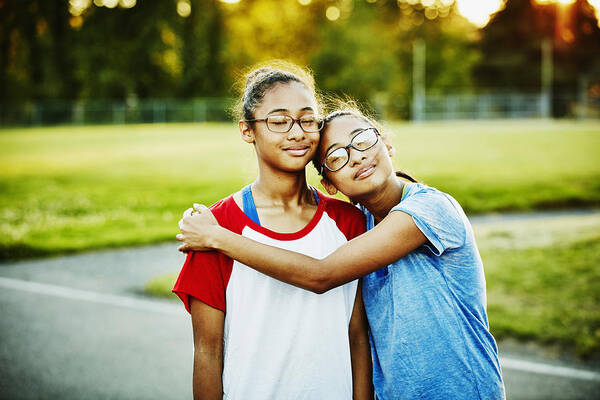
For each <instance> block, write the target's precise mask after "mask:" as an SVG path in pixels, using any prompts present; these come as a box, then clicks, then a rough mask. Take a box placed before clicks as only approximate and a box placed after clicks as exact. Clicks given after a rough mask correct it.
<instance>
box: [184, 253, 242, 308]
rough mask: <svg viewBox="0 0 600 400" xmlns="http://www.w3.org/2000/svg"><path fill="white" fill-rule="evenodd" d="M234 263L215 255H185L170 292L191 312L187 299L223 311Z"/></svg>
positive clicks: (217, 254) (218, 254)
mask: <svg viewBox="0 0 600 400" xmlns="http://www.w3.org/2000/svg"><path fill="white" fill-rule="evenodd" d="M232 266H233V260H231V259H230V258H228V257H225V256H223V255H222V254H220V253H218V252H216V251H209V252H196V251H192V252H190V253H188V255H187V258H186V260H185V263H184V264H183V267H182V268H181V272H180V273H179V277H178V278H177V281H176V282H175V286H174V287H173V292H174V293H175V294H177V295H178V296H179V298H180V299H181V301H183V304H184V305H185V308H186V310H188V312H191V311H190V296H191V297H195V298H196V299H198V300H200V301H202V302H203V303H205V304H207V305H209V306H211V307H213V308H216V309H218V310H221V311H223V312H225V311H226V304H225V293H226V290H227V283H228V281H229V277H230V276H231V269H232Z"/></svg>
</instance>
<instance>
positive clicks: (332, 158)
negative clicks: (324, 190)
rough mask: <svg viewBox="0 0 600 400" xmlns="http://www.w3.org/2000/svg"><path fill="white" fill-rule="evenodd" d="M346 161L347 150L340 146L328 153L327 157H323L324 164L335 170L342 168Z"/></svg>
mask: <svg viewBox="0 0 600 400" xmlns="http://www.w3.org/2000/svg"><path fill="white" fill-rule="evenodd" d="M347 162H348V152H347V151H346V149H345V148H343V147H340V148H339V149H336V150H334V151H332V152H331V153H329V155H328V156H327V157H325V165H326V166H327V168H329V169H330V170H331V171H337V170H338V169H340V168H342V167H343V166H344V165H346V163H347Z"/></svg>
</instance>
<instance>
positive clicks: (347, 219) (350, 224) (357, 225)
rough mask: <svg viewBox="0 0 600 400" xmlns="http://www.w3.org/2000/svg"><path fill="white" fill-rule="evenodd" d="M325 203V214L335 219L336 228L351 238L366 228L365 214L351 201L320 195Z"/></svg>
mask: <svg viewBox="0 0 600 400" xmlns="http://www.w3.org/2000/svg"><path fill="white" fill-rule="evenodd" d="M322 197H323V198H324V199H325V201H326V202H327V203H326V206H325V210H326V212H327V214H329V216H330V217H331V218H333V220H334V221H335V223H336V225H337V227H338V229H339V230H340V231H341V232H342V233H343V234H344V236H346V239H348V240H352V239H354V238H355V237H357V236H359V235H362V234H363V233H365V231H366V230H367V225H366V219H365V215H364V214H363V213H362V211H360V210H359V209H358V208H357V207H356V206H354V205H353V204H352V203H348V202H347V201H342V200H339V199H336V198H332V197H328V196H325V195H323V196H322Z"/></svg>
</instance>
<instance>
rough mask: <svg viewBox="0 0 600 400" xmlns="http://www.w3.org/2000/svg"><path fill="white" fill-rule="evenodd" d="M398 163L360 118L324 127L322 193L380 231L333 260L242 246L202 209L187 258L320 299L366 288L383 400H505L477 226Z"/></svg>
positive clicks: (186, 229)
mask: <svg viewBox="0 0 600 400" xmlns="http://www.w3.org/2000/svg"><path fill="white" fill-rule="evenodd" d="M391 151H392V148H391V146H389V145H387V144H386V143H385V142H384V141H383V140H382V138H381V135H380V133H379V130H378V129H377V125H376V124H375V123H374V122H373V121H372V120H371V119H369V118H367V117H366V116H364V115H363V114H361V113H360V112H358V111H356V110H353V109H346V110H340V111H336V112H334V113H331V114H329V115H328V116H327V117H326V118H325V125H324V128H323V131H322V133H321V142H320V145H319V149H318V152H317V155H316V157H315V160H314V163H315V166H316V167H317V169H318V170H319V172H320V173H321V174H322V176H323V179H322V181H321V183H322V184H323V186H324V187H325V189H326V190H327V191H328V192H329V193H330V194H332V195H333V194H335V193H336V192H337V191H338V190H339V191H341V192H342V193H344V194H345V195H346V196H348V197H349V198H350V199H351V200H352V201H353V202H355V203H357V204H359V206H360V208H361V209H362V210H363V212H364V213H365V215H366V218H367V226H368V228H369V229H370V230H369V231H368V232H366V233H365V234H363V235H361V236H359V237H357V238H355V239H353V240H351V241H349V242H348V243H346V244H345V245H343V246H341V247H340V248H338V249H337V250H336V251H334V252H333V253H332V254H330V255H329V256H327V257H326V258H324V259H320V260H318V259H314V258H311V257H308V256H305V255H302V254H298V253H294V252H290V251H286V250H283V249H279V248H275V247H271V246H267V245H264V244H261V243H258V242H254V241H252V240H250V239H247V238H244V237H242V236H240V235H236V234H234V233H232V232H230V231H228V230H226V229H223V228H221V227H219V226H218V225H217V223H216V221H215V220H214V217H213V216H212V214H211V213H210V211H209V210H208V209H207V208H206V207H204V206H201V205H195V209H196V211H197V212H195V213H193V214H192V215H190V214H189V213H187V214H186V216H185V217H184V218H183V219H182V221H181V222H180V230H181V234H179V235H177V238H178V239H179V240H181V241H183V242H184V244H183V245H182V246H181V248H180V250H182V251H188V250H208V249H211V250H212V249H216V250H219V251H221V252H223V253H224V254H226V255H227V256H229V257H232V258H235V259H237V260H238V261H240V262H242V263H244V264H246V265H248V266H250V267H252V268H254V269H256V270H258V271H260V272H262V273H264V274H267V275H270V276H272V277H273V278H276V279H279V280H282V281H284V282H287V283H290V284H292V285H296V286H299V287H302V288H305V289H308V290H311V291H313V292H316V293H323V292H326V291H327V290H329V289H331V288H334V287H337V286H339V285H342V284H344V283H346V282H349V281H351V280H353V279H357V278H361V277H362V279H363V300H364V304H365V308H366V312H367V318H368V321H369V327H370V340H371V350H372V358H373V383H374V387H375V393H376V396H377V398H378V399H380V400H384V399H385V400H387V399H440V400H442V399H443V400H447V399H485V400H488V399H503V398H504V396H505V395H504V385H503V383H502V376H501V370H500V364H499V360H498V349H497V346H496V343H495V341H494V338H493V337H492V335H491V334H490V332H489V325H488V319H487V314H486V295H485V278H484V273H483V265H482V262H481V258H480V256H479V252H478V250H477V246H476V244H475V239H474V236H473V231H472V229H471V225H470V223H469V221H468V219H467V217H466V216H465V214H464V212H463V210H462V208H461V207H460V205H459V204H458V203H457V202H456V201H455V200H454V199H453V198H452V197H451V196H449V195H448V194H445V193H443V192H440V191H438V190H436V189H434V188H431V187H428V186H426V185H424V184H421V183H417V182H414V181H412V178H410V177H408V176H406V175H404V174H401V175H402V176H403V177H404V178H408V180H407V179H402V178H400V177H399V176H398V175H397V174H396V173H395V172H394V169H393V167H392V162H391V158H390V156H391ZM409 181H411V182H409Z"/></svg>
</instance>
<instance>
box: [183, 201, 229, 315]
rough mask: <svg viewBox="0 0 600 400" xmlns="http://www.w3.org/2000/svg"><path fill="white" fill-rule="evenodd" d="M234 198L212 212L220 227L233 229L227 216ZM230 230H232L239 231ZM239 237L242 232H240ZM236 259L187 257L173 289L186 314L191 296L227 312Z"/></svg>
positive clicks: (207, 255) (205, 255)
mask: <svg viewBox="0 0 600 400" xmlns="http://www.w3.org/2000/svg"><path fill="white" fill-rule="evenodd" d="M233 202H234V200H233V198H232V197H229V198H227V199H225V200H221V201H218V202H217V203H215V204H213V205H212V206H211V207H210V209H211V211H212V212H213V214H214V215H215V218H216V219H217V221H218V222H219V224H220V225H221V226H224V227H226V228H228V229H231V228H232V227H231V226H230V225H231V224H230V223H229V218H228V214H230V213H231V210H232V207H233V206H235V204H234V203H233ZM239 229H240V228H239V227H237V229H235V228H234V229H231V230H236V231H237V230H239ZM238 233H239V232H238ZM232 268H233V259H231V258H229V257H227V256H225V255H223V254H221V253H219V252H217V251H205V252H204V251H203V252H201V251H192V252H190V253H188V255H187V257H186V259H185V263H184V264H183V267H182V268H181V272H180V273H179V276H178V278H177V281H176V282H175V286H174V287H173V292H174V293H175V294H177V296H179V298H180V299H181V301H183V304H184V305H185V308H186V310H188V312H191V311H190V296H191V297H195V298H196V299H198V300H200V301H201V302H203V303H205V304H208V305H209V306H211V307H213V308H216V309H217V310H221V311H223V312H226V301H225V294H226V291H227V283H228V282H229V277H230V276H231V270H232Z"/></svg>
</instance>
